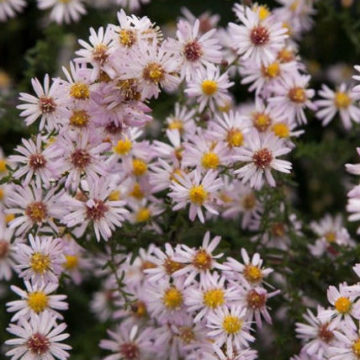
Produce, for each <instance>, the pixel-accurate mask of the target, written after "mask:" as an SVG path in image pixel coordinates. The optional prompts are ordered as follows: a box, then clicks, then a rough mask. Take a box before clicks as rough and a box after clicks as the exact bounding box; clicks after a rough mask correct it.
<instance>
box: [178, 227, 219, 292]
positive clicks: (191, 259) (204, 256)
mask: <svg viewBox="0 0 360 360" xmlns="http://www.w3.org/2000/svg"><path fill="white" fill-rule="evenodd" d="M220 240H221V237H220V236H215V237H214V238H213V239H212V240H210V232H209V231H207V232H206V233H205V235H204V239H203V241H202V245H201V247H200V248H190V247H189V246H187V245H185V244H181V245H180V247H179V248H178V249H177V251H176V256H175V260H177V261H178V262H180V263H182V264H185V267H184V268H182V269H180V270H178V271H177V272H176V273H174V276H181V275H184V274H186V275H187V277H186V280H185V286H187V285H189V284H191V283H192V282H193V281H194V279H195V278H196V276H197V275H198V274H200V277H201V278H202V277H203V276H204V275H205V274H207V273H208V272H209V271H210V270H213V269H222V268H223V267H222V265H221V264H219V263H218V262H217V259H219V258H221V257H222V256H223V254H222V253H221V254H217V255H214V254H213V252H214V251H215V249H216V248H217V246H218V245H219V243H220Z"/></svg>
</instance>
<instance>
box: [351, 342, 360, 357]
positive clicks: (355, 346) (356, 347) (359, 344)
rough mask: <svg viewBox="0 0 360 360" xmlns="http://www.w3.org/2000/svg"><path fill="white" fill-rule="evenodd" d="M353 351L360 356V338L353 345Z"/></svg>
mask: <svg viewBox="0 0 360 360" xmlns="http://www.w3.org/2000/svg"><path fill="white" fill-rule="evenodd" d="M352 350H353V353H354V354H355V355H356V356H357V357H358V358H360V338H359V339H357V340H356V341H354V343H353V346H352Z"/></svg>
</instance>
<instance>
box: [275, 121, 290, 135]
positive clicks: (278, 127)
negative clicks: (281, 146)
mask: <svg viewBox="0 0 360 360" xmlns="http://www.w3.org/2000/svg"><path fill="white" fill-rule="evenodd" d="M271 130H272V131H273V133H274V134H275V135H276V136H277V137H279V138H282V139H283V138H288V137H289V136H290V130H289V126H288V125H287V124H285V123H276V124H274V125H273V126H272V127H271Z"/></svg>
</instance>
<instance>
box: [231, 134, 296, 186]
mask: <svg viewBox="0 0 360 360" xmlns="http://www.w3.org/2000/svg"><path fill="white" fill-rule="evenodd" d="M247 140H248V141H247V144H246V145H244V146H243V147H241V148H240V149H238V150H237V153H236V155H234V160H235V161H242V162H245V163H246V165H245V166H242V167H241V168H240V169H238V170H235V172H234V173H235V174H237V175H238V176H239V177H240V178H241V179H242V182H243V183H244V184H246V183H248V182H249V183H250V186H251V187H253V188H255V189H257V190H258V189H261V187H262V186H263V185H264V177H265V179H266V182H267V183H268V184H269V185H270V186H275V185H276V183H275V180H274V178H273V176H272V174H271V169H274V170H277V171H280V172H283V173H290V170H291V163H290V162H289V161H286V160H280V159H277V156H281V155H285V154H287V153H289V152H290V151H291V149H290V148H289V147H287V146H286V145H285V144H284V142H283V140H282V139H279V138H277V137H276V136H275V135H274V134H272V133H268V134H265V135H263V134H259V133H258V132H257V131H253V132H251V133H250V134H249V136H248V137H247Z"/></svg>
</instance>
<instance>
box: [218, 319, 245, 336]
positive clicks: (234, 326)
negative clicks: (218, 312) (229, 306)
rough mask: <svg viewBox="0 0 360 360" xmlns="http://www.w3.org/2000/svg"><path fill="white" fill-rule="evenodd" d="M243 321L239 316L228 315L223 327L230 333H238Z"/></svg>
mask: <svg viewBox="0 0 360 360" xmlns="http://www.w3.org/2000/svg"><path fill="white" fill-rule="evenodd" d="M242 324H243V321H242V320H241V319H239V318H238V317H237V316H232V315H227V316H225V318H224V320H223V324H222V326H223V329H224V330H225V331H226V332H227V333H228V334H231V335H232V334H237V333H238V332H239V331H240V330H241V327H242Z"/></svg>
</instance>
